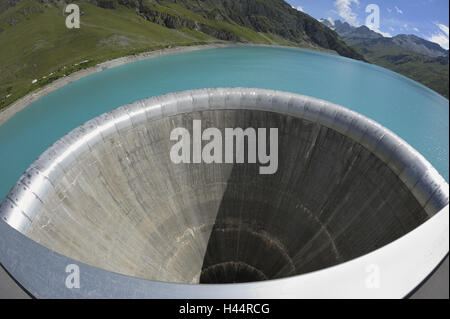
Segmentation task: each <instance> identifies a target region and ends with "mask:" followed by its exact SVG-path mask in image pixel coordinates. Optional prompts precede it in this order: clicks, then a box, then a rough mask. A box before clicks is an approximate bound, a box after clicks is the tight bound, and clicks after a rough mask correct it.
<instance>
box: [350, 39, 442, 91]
mask: <svg viewBox="0 0 450 319" xmlns="http://www.w3.org/2000/svg"><path fill="white" fill-rule="evenodd" d="M369 42H371V43H367V41H364V42H362V43H358V44H356V43H354V44H353V47H354V48H355V49H359V50H360V51H361V52H364V55H365V56H366V58H367V60H368V61H370V62H372V63H374V64H377V65H380V66H382V67H385V68H387V69H390V70H392V71H395V72H397V73H400V74H402V75H404V76H407V77H409V78H411V79H413V80H415V81H417V82H419V83H422V84H423V85H425V86H427V87H429V88H431V89H433V90H434V91H436V92H438V93H439V94H441V95H442V96H444V97H446V98H447V99H448V97H449V59H448V56H446V57H445V56H442V57H428V56H425V55H423V54H419V53H414V52H411V51H408V50H404V49H401V48H398V47H391V46H386V45H384V44H382V43H380V42H381V41H379V40H371V41H369Z"/></svg>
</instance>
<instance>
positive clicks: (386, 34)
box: [366, 25, 392, 38]
mask: <svg viewBox="0 0 450 319" xmlns="http://www.w3.org/2000/svg"><path fill="white" fill-rule="evenodd" d="M366 27H368V28H369V29H370V30H372V31H374V32H376V33H379V34H381V35H382V36H383V37H385V38H392V34H390V33H389V32H383V31H381V30H380V29H377V28H375V26H373V25H366Z"/></svg>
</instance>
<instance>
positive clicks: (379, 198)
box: [200, 111, 428, 283]
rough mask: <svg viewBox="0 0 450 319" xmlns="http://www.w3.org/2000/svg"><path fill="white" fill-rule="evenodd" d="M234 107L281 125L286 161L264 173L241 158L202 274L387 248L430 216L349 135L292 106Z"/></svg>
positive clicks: (315, 261) (268, 273)
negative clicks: (289, 111)
mask: <svg viewBox="0 0 450 319" xmlns="http://www.w3.org/2000/svg"><path fill="white" fill-rule="evenodd" d="M234 113H235V114H234V116H232V118H233V121H232V123H229V124H232V125H233V127H241V128H243V129H245V128H248V127H265V128H270V127H276V128H279V169H278V171H277V173H276V174H275V175H260V174H259V168H258V167H259V166H258V165H255V164H234V165H233V166H232V170H231V174H230V176H229V178H228V180H227V182H226V188H225V191H224V194H223V197H222V199H221V201H220V205H219V208H218V213H217V217H216V219H215V223H214V227H213V229H212V231H211V235H210V237H209V240H208V245H207V249H206V253H205V258H204V260H203V265H202V272H201V276H200V283H238V282H254V281H262V280H268V279H276V278H283V277H288V276H292V275H298V274H302V273H307V272H311V271H315V270H319V269H322V268H326V267H329V266H333V265H336V264H338V263H341V262H345V261H348V260H351V259H353V258H355V257H358V256H362V255H364V254H366V253H369V252H371V251H373V250H375V249H377V248H380V247H382V246H384V245H386V244H388V243H390V242H392V241H394V240H395V239H398V238H399V237H401V236H402V235H404V234H406V233H407V232H409V231H411V230H412V229H414V228H415V227H417V226H419V225H420V224H421V223H423V222H424V221H425V220H426V219H427V218H428V216H427V214H426V213H425V211H424V210H423V209H422V207H421V206H420V205H419V203H418V202H417V201H416V200H415V199H414V197H413V196H412V195H411V194H410V192H409V191H407V189H406V188H405V187H404V186H403V185H402V184H403V183H402V182H401V181H400V180H399V179H398V178H397V177H396V176H395V174H393V173H392V171H391V170H390V169H389V168H388V167H387V166H386V165H385V164H384V163H383V162H381V161H380V160H379V159H378V158H377V157H376V156H374V155H373V154H372V153H370V152H368V151H367V150H366V149H365V148H363V147H362V146H361V145H360V144H357V143H355V142H354V141H353V140H351V139H349V138H348V137H346V136H344V135H342V134H340V133H337V132H336V131H333V130H331V129H328V128H326V127H323V126H320V125H318V124H314V123H312V122H308V121H306V120H302V119H298V118H294V117H290V116H283V115H278V114H274V113H263V112H255V111H240V112H234ZM201 117H202V118H205V116H204V115H202V116H201ZM206 117H207V116H206ZM255 125H257V126H255ZM267 140H268V139H267ZM246 146H248V144H246ZM267 149H269V142H268V141H267ZM247 153H248V147H246V150H245V154H246V157H245V158H247Z"/></svg>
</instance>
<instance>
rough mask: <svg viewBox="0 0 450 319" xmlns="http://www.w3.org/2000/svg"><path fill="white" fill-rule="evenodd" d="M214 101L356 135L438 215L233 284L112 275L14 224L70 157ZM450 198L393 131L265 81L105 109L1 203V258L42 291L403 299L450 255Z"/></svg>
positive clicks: (26, 217) (33, 208) (26, 220)
mask: <svg viewBox="0 0 450 319" xmlns="http://www.w3.org/2000/svg"><path fill="white" fill-rule="evenodd" d="M213 109H216V110H219V109H248V110H259V111H266V112H275V113H280V114H285V115H290V116H294V117H299V118H303V119H306V120H309V121H311V122H315V123H319V124H321V125H323V126H326V127H328V128H330V129H333V130H335V131H337V132H339V133H341V134H344V135H346V136H348V137H350V138H352V139H353V140H355V141H356V142H358V143H360V144H361V145H363V146H364V147H365V148H367V149H368V150H369V151H371V152H372V153H374V154H375V155H376V156H377V157H378V158H380V159H381V160H382V161H383V162H384V163H386V165H387V166H388V167H389V168H390V169H391V170H392V171H393V172H394V173H395V174H396V175H398V177H399V178H400V180H401V181H402V182H403V183H404V185H405V186H406V187H407V188H408V189H409V190H410V191H411V193H412V194H413V195H414V196H415V198H416V199H417V201H418V202H419V203H420V205H422V207H423V208H424V209H425V211H426V212H427V214H428V215H429V216H430V217H431V218H430V220H429V221H427V222H426V223H424V224H423V225H421V226H420V227H418V228H417V229H415V230H414V231H412V232H410V233H409V234H407V235H406V236H404V237H402V238H400V239H399V240H397V241H394V242H393V243H391V244H389V245H387V246H385V247H383V248H381V249H379V250H377V251H374V252H372V253H369V254H368V255H365V256H362V257H360V258H357V259H354V260H351V261H349V262H346V263H343V264H340V265H337V266H334V267H330V268H327V269H324V270H321V271H317V272H314V273H309V274H305V275H299V276H294V277H290V278H286V279H279V280H271V281H265V282H259V283H250V284H234V285H185V284H170V283H161V282H154V281H148V280H142V279H138V278H133V277H127V276H122V275H118V274H114V273H110V272H107V271H104V270H101V269H98V268H95V267H91V266H87V265H84V264H81V263H79V262H76V261H73V260H71V259H70V258H67V257H64V256H61V255H59V254H57V253H55V252H52V251H50V250H48V249H47V248H45V247H43V246H40V245H38V244H37V243H35V242H33V241H32V240H30V239H28V238H26V237H25V236H23V235H22V234H19V233H17V232H15V231H13V230H12V229H11V228H10V227H9V226H11V227H12V228H14V229H16V230H18V231H19V232H24V231H25V230H26V229H27V227H28V226H29V225H30V224H31V221H32V220H33V219H34V218H35V215H36V212H37V211H38V208H39V207H40V205H41V204H42V202H41V199H42V198H45V196H46V195H47V194H48V193H49V192H50V190H51V189H52V188H53V185H54V184H53V182H54V181H55V180H57V179H58V178H59V177H60V176H61V175H62V174H64V172H65V170H66V168H67V167H70V165H71V163H72V162H74V161H76V160H77V158H79V157H81V156H83V155H84V154H86V153H87V152H88V151H89V150H90V148H91V147H92V146H94V145H95V144H96V143H100V142H102V141H103V140H104V139H106V138H107V137H108V136H111V135H114V134H116V133H117V132H118V131H120V130H122V129H126V128H130V127H132V126H135V125H139V123H142V122H144V121H153V120H158V119H161V118H163V117H169V116H173V115H178V114H182V113H190V112H194V111H200V110H213ZM448 197H449V195H448V184H447V182H446V181H445V180H444V179H443V178H442V177H441V176H440V175H439V173H438V172H437V171H436V170H435V169H434V167H433V166H432V165H431V164H430V163H429V162H428V161H427V160H426V159H425V158H424V157H423V156H422V155H420V154H419V153H418V152H417V151H416V150H414V148H412V147H411V146H410V145H409V144H407V143H406V142H405V141H404V140H402V139H401V138H399V137H398V136H397V135H395V134H394V133H393V132H391V131H390V130H388V129H386V128H384V127H382V126H381V125H379V124H377V123H376V122H374V121H372V120H370V119H368V118H366V117H364V116H362V115H360V114H358V113H356V112H353V111H351V110H348V109H346V108H344V107H341V106H338V105H336V104H332V103H330V102H327V101H323V100H319V99H315V98H312V97H307V96H302V95H297V94H292V93H286V92H279V91H272V90H263V89H248V88H216V89H202V90H195V91H185V92H180V93H171V94H167V95H164V96H159V97H152V98H149V99H145V100H141V101H138V102H135V103H132V104H129V105H125V106H123V107H120V108H117V109H115V110H113V111H110V112H108V113H105V114H103V115H100V116H99V117H97V118H95V119H93V120H90V121H88V122H87V123H85V124H84V125H82V126H80V127H78V128H76V129H75V130H73V131H72V132H70V133H69V134H68V135H66V136H65V137H63V138H62V139H60V140H59V141H57V142H56V143H55V144H54V145H53V146H52V147H50V148H49V149H48V150H47V151H46V152H44V153H43V154H42V155H41V156H40V157H39V159H38V160H37V161H36V162H35V163H33V164H32V165H31V166H30V168H29V169H28V170H27V171H26V172H25V173H24V174H23V176H22V177H21V178H20V180H19V182H18V183H17V184H16V185H15V186H14V187H13V189H12V190H11V192H10V193H9V194H8V196H7V197H6V199H5V200H4V201H3V203H2V205H1V206H0V216H1V218H2V220H3V221H4V222H6V223H7V224H9V226H8V225H6V224H5V223H0V228H1V230H2V237H3V238H2V239H3V240H2V241H1V244H0V258H1V259H0V261H1V263H2V264H3V265H4V266H5V268H6V269H7V270H8V271H9V272H10V273H11V274H12V275H13V276H14V277H15V278H16V279H17V280H18V281H19V282H20V283H21V284H22V285H23V286H24V287H25V288H26V289H27V290H29V291H30V293H31V294H33V295H34V296H36V297H50V298H51V297H113V298H114V297H115V298H117V297H118V298H121V297H143V298H152V297H154V298H166V297H167V298H174V297H180V298H183V297H187V298H211V297H212V298H259V297H262V298H317V297H319V298H334V297H337V298H340V297H343V298H372V297H381V298H402V297H404V296H406V295H407V294H408V293H410V292H411V291H412V290H413V289H414V288H415V287H417V286H418V285H419V284H420V283H421V282H422V281H423V280H424V279H425V278H426V277H427V275H428V274H429V273H431V271H432V270H433V269H434V268H435V267H436V266H437V265H438V264H439V263H440V261H441V260H442V259H443V258H444V257H445V256H446V254H447V253H448V238H449V235H448ZM3 230H4V231H3ZM26 251H29V252H30V253H29V254H27V253H26ZM19 255H20V256H19ZM44 262H45V264H47V266H46V267H47V269H41V270H40V274H41V275H40V276H38V277H34V278H30V277H31V276H33V274H32V272H31V273H28V272H26V271H25V270H26V269H27V267H31V265H36V264H43V263H44ZM68 264H77V265H79V267H80V269H82V272H83V273H84V275H83V276H84V278H86V279H87V278H90V281H87V280H86V281H85V283H86V284H85V288H80V289H68V288H66V287H65V285H64V284H62V282H61V281H57V280H56V278H58V276H62V278H63V277H65V276H66V275H67V274H66V273H65V266H64V267H63V266H62V265H68ZM411 265H413V266H411ZM61 269H63V270H62V271H61ZM373 271H375V272H376V273H378V272H379V273H380V276H381V278H382V279H383V280H382V284H380V285H379V286H378V285H376V286H377V287H375V288H374V287H373V285H371V284H370V283H368V281H367V280H370V276H369V275H370V274H371V273H372V272H373ZM56 274H58V275H56ZM368 276H369V277H368ZM368 278H369V279H368ZM111 280H112V281H111ZM107 281H110V282H107ZM112 283H117V286H115V288H114V289H111V284H112ZM218 287H220V288H218Z"/></svg>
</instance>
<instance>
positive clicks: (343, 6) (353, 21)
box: [334, 0, 360, 27]
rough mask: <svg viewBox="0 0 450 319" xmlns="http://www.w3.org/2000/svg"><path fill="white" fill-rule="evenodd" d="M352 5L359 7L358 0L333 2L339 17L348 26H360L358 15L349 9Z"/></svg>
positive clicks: (337, 0)
mask: <svg viewBox="0 0 450 319" xmlns="http://www.w3.org/2000/svg"><path fill="white" fill-rule="evenodd" d="M352 4H356V5H359V0H336V1H335V2H334V6H335V7H336V9H337V12H338V14H339V16H340V17H341V18H342V19H344V21H345V22H347V23H348V24H350V25H352V26H354V27H358V26H360V24H359V22H358V15H357V14H356V13H355V12H353V10H352V8H351V6H352Z"/></svg>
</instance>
